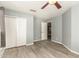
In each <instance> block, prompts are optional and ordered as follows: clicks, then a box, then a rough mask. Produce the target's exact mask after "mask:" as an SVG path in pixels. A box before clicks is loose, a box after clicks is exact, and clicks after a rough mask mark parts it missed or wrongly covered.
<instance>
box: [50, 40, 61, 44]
mask: <svg viewBox="0 0 79 59" xmlns="http://www.w3.org/2000/svg"><path fill="white" fill-rule="evenodd" d="M51 41H52V42H55V43H58V44H62V43H61V42H58V41H55V40H51Z"/></svg>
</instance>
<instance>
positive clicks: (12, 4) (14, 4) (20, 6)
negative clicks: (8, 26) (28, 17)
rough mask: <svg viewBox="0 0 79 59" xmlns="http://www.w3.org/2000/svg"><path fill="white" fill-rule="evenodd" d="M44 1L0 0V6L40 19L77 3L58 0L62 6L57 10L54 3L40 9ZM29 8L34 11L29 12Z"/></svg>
mask: <svg viewBox="0 0 79 59" xmlns="http://www.w3.org/2000/svg"><path fill="white" fill-rule="evenodd" d="M46 2H47V1H0V6H3V7H5V8H7V9H12V10H15V11H20V12H24V13H30V14H32V15H35V16H36V17H40V18H42V19H50V18H51V17H54V16H56V15H58V14H61V13H63V12H65V11H66V10H67V9H68V8H70V7H71V6H73V5H75V4H78V3H79V2H78V1H59V3H60V4H61V5H62V8H61V9H59V10H58V9H57V8H56V7H55V6H54V5H48V6H47V7H46V8H45V9H41V7H42V6H43V5H44V4H45V3H46ZM30 9H34V10H36V12H31V11H30Z"/></svg>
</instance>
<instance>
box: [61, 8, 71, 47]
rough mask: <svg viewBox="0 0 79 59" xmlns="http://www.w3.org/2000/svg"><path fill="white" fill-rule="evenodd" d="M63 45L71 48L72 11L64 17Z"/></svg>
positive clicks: (67, 12)
mask: <svg viewBox="0 0 79 59" xmlns="http://www.w3.org/2000/svg"><path fill="white" fill-rule="evenodd" d="M62 43H63V44H64V45H66V46H67V47H69V48H70V47H71V9H69V10H67V11H66V12H65V13H64V14H63V15H62Z"/></svg>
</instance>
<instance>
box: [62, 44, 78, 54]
mask: <svg viewBox="0 0 79 59" xmlns="http://www.w3.org/2000/svg"><path fill="white" fill-rule="evenodd" d="M62 45H63V46H64V47H65V48H67V49H68V50H69V51H70V52H72V53H75V54H77V55H79V52H76V51H74V50H72V49H71V48H69V47H67V46H66V45H64V44H62Z"/></svg>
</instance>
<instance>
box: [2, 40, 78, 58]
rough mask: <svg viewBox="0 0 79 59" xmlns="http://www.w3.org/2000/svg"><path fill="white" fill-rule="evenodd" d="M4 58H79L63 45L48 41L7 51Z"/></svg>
mask: <svg viewBox="0 0 79 59" xmlns="http://www.w3.org/2000/svg"><path fill="white" fill-rule="evenodd" d="M2 58H79V55H76V54H74V53H72V52H70V51H69V50H67V49H66V48H65V47H64V46H63V45H61V44H58V43H55V42H51V41H48V40H44V41H38V42H35V43H34V44H33V45H30V46H20V47H17V48H10V49H6V50H5V51H4V53H3V56H2Z"/></svg>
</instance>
